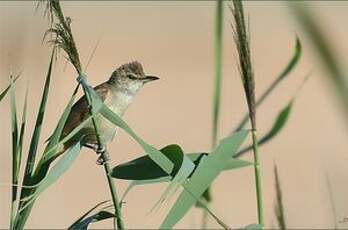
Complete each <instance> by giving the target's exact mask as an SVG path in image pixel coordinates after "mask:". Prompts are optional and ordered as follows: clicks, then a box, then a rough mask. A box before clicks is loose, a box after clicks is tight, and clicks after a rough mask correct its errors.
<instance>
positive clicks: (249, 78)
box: [230, 0, 263, 226]
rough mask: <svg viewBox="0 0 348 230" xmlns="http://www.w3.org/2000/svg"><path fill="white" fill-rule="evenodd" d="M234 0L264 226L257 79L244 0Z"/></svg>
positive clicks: (259, 206)
mask: <svg viewBox="0 0 348 230" xmlns="http://www.w3.org/2000/svg"><path fill="white" fill-rule="evenodd" d="M232 2H233V7H232V6H231V7H230V9H231V12H232V15H233V18H234V23H235V24H234V25H233V24H232V29H233V37H234V41H235V45H236V48H237V51H238V57H239V71H240V74H241V77H242V82H243V87H244V92H245V95H246V99H247V104H248V109H249V117H250V121H251V128H252V139H253V151H254V170H255V186H256V198H257V211H258V212H257V213H258V222H259V224H260V225H262V226H263V208H262V206H263V205H262V192H261V175H260V162H259V154H258V140H257V132H256V103H255V81H254V72H253V68H252V63H251V54H250V38H249V34H248V31H247V27H246V23H245V18H244V11H243V4H242V1H240V0H233V1H232Z"/></svg>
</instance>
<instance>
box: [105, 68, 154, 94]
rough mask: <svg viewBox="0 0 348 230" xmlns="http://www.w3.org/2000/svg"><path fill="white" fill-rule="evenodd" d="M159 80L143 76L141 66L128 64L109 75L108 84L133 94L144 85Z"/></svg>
mask: <svg viewBox="0 0 348 230" xmlns="http://www.w3.org/2000/svg"><path fill="white" fill-rule="evenodd" d="M157 79H159V78H158V77H155V76H148V75H145V73H144V70H143V67H142V65H141V64H140V63H139V62H137V61H134V62H130V63H127V64H124V65H121V66H120V67H118V68H117V69H116V70H115V71H114V72H113V73H112V75H111V77H110V79H109V83H110V84H112V85H113V86H115V87H117V88H119V89H120V90H124V91H126V92H128V93H131V94H135V93H136V92H137V91H138V90H139V89H140V88H141V87H142V86H143V85H144V84H145V83H147V82H150V81H154V80H157Z"/></svg>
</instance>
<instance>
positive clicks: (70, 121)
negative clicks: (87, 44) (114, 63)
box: [55, 61, 159, 164]
mask: <svg viewBox="0 0 348 230" xmlns="http://www.w3.org/2000/svg"><path fill="white" fill-rule="evenodd" d="M158 79H159V77H156V76H152V75H145V73H144V69H143V66H142V65H141V63H140V62H138V61H133V62H130V63H126V64H123V65H121V66H119V67H118V68H117V69H116V70H115V71H113V73H112V74H111V76H110V78H109V79H108V80H107V81H105V82H103V83H101V84H99V85H97V86H96V87H94V91H95V92H96V93H97V94H98V96H99V97H100V99H101V100H102V102H103V103H104V104H105V105H106V106H108V107H109V109H111V110H112V111H113V112H114V113H116V114H117V115H119V116H120V117H122V116H123V114H124V113H125V112H126V110H127V108H128V106H129V105H130V104H131V103H132V102H133V99H134V97H135V95H136V94H137V93H138V92H139V90H140V89H141V88H142V87H143V86H144V85H145V84H146V83H148V82H152V81H155V80H158ZM89 116H90V107H89V104H88V101H87V99H86V95H84V96H83V97H81V98H80V99H79V100H78V101H77V102H76V103H75V104H74V105H73V106H72V108H71V111H70V113H69V115H68V118H67V120H66V123H65V125H64V128H63V131H62V134H61V137H60V140H62V139H63V138H64V137H66V136H67V135H68V134H69V133H70V132H71V131H72V130H73V129H74V128H76V127H77V126H79V125H80V124H81V123H82V122H83V121H85V120H86V119H87V118H88V117H89ZM95 120H96V123H97V124H98V127H99V130H98V131H99V134H100V140H101V142H102V143H103V144H107V143H109V142H110V141H111V140H112V139H113V138H114V136H115V134H116V130H117V126H116V125H114V124H113V123H111V122H110V121H109V120H107V119H106V118H104V117H103V116H102V115H101V114H98V115H97V116H96V118H95ZM81 138H82V140H81ZM77 141H81V143H82V146H84V147H88V148H92V149H93V150H95V151H96V152H97V153H100V152H102V151H105V150H104V149H99V151H98V147H101V146H99V143H98V140H97V136H96V134H95V129H94V126H93V123H92V121H91V120H90V121H88V122H87V123H86V124H85V125H84V126H83V128H82V129H81V130H80V131H79V132H78V133H77V134H75V135H74V137H72V138H71V139H70V140H69V141H67V142H65V143H64V145H63V146H62V147H61V148H60V149H58V150H57V153H56V154H55V156H56V157H58V156H59V155H61V154H62V153H64V152H65V151H66V150H67V149H68V148H70V147H71V146H73V145H74V144H75V143H76V142H77ZM103 147H104V146H103ZM102 159H103V158H101V157H99V158H98V160H97V163H99V164H103V163H105V162H103V161H102Z"/></svg>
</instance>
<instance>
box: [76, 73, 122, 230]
mask: <svg viewBox="0 0 348 230" xmlns="http://www.w3.org/2000/svg"><path fill="white" fill-rule="evenodd" d="M83 80H84V79H83ZM83 80H82V81H83ZM85 83H86V82H85ZM82 86H83V87H82V89H83V91H84V94H85V95H86V98H87V102H88V104H89V105H90V111H89V112H90V114H92V102H91V98H90V96H89V94H88V93H87V92H86V89H85V84H82ZM92 122H93V127H94V130H95V133H96V137H97V142H98V146H99V148H101V147H102V146H103V143H102V141H101V138H100V132H99V126H98V124H97V122H96V120H95V118H94V117H93V118H92ZM107 155H108V154H107V151H106V150H105V151H102V152H101V157H102V159H103V162H104V171H105V175H106V178H107V180H108V185H109V189H110V193H111V197H112V202H113V204H114V208H115V219H116V226H117V229H120V230H123V229H124V226H123V221H122V217H121V209H120V206H119V201H118V197H117V192H116V186H115V184H114V183H113V181H112V178H111V176H110V172H111V170H110V165H109V163H108V156H107Z"/></svg>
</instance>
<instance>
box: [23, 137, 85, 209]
mask: <svg viewBox="0 0 348 230" xmlns="http://www.w3.org/2000/svg"><path fill="white" fill-rule="evenodd" d="M80 150H81V146H80V143H79V142H78V143H76V144H75V145H74V146H73V147H71V148H70V149H69V150H68V152H67V153H65V154H64V155H63V156H62V158H61V159H59V160H58V161H57V163H56V164H55V165H54V166H53V167H52V168H51V169H50V171H49V172H48V173H47V175H46V176H45V178H44V179H42V180H41V181H40V183H39V184H37V186H36V189H35V192H34V193H33V194H32V195H30V196H29V197H27V198H25V199H24V200H26V201H27V200H28V202H26V204H25V205H24V206H23V207H22V208H21V210H23V209H25V208H26V206H28V205H29V204H30V203H31V202H33V201H34V200H35V199H36V198H37V197H38V196H39V195H40V194H41V193H42V192H43V191H45V190H46V189H47V188H48V187H49V186H51V185H52V184H54V183H55V182H56V181H57V180H58V179H59V178H60V177H61V176H62V175H63V174H64V173H65V172H66V171H67V170H68V169H69V168H70V166H71V165H72V163H73V162H74V161H75V159H76V158H77V156H78V155H79V153H80Z"/></svg>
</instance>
